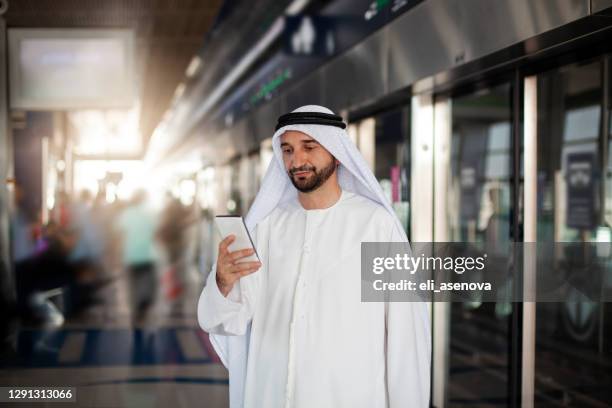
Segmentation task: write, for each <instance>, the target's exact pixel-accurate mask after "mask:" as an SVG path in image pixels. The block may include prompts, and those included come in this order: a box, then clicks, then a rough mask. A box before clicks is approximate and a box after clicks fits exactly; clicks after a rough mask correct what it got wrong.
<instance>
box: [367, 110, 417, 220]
mask: <svg viewBox="0 0 612 408" xmlns="http://www.w3.org/2000/svg"><path fill="white" fill-rule="evenodd" d="M409 114H410V110H409V109H408V108H405V107H404V108H400V109H395V110H392V111H388V112H384V113H381V114H379V115H377V116H376V118H375V119H376V130H375V141H376V152H375V160H374V163H375V166H374V167H375V168H374V174H375V175H376V178H377V179H378V181H379V182H380V184H381V186H382V188H383V191H384V192H385V193H386V195H387V198H388V199H389V201H390V202H391V203H392V205H393V208H394V209H395V212H396V214H397V216H398V217H399V219H400V221H401V222H402V225H403V226H404V228H405V229H406V231H410V226H409V225H408V224H409V206H408V203H409V201H410V183H409V182H410V146H409V137H408V135H409V134H410V117H409Z"/></svg>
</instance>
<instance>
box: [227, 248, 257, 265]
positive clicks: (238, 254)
mask: <svg viewBox="0 0 612 408" xmlns="http://www.w3.org/2000/svg"><path fill="white" fill-rule="evenodd" d="M254 253H255V251H254V250H253V249H252V248H247V249H241V250H239V251H234V252H230V253H229V255H228V257H227V260H228V261H230V262H234V261H237V260H238V259H240V258H244V257H247V256H249V255H253V254H254Z"/></svg>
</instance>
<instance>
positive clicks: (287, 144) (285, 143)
mask: <svg viewBox="0 0 612 408" xmlns="http://www.w3.org/2000/svg"><path fill="white" fill-rule="evenodd" d="M285 146H289V147H291V145H290V144H289V143H287V142H283V143H281V147H285Z"/></svg>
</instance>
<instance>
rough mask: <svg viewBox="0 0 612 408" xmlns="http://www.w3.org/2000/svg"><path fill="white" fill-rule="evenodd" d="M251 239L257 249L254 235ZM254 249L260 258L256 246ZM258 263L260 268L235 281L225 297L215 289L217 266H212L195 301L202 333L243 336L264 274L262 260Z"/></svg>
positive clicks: (216, 287) (255, 235) (251, 315)
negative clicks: (197, 299)
mask: <svg viewBox="0 0 612 408" xmlns="http://www.w3.org/2000/svg"><path fill="white" fill-rule="evenodd" d="M253 238H254V239H253V241H254V243H255V245H256V246H257V241H258V240H257V238H258V237H257V233H255V234H254V237H253ZM259 242H261V240H259ZM257 248H258V250H257V252H258V253H260V255H261V251H260V250H259V246H257ZM262 263H263V264H264V265H262V267H261V268H260V269H259V270H258V271H256V272H254V273H252V274H251V275H247V276H245V277H242V278H241V279H240V280H239V281H238V282H236V283H235V284H234V287H233V288H232V290H231V291H230V293H229V294H228V295H227V297H225V296H223V294H222V293H221V291H220V290H219V287H218V286H217V279H216V270H217V264H216V263H215V264H214V265H213V268H212V271H211V272H210V273H209V274H208V279H207V280H206V286H204V289H203V290H202V294H201V295H200V299H199V301H198V323H199V324H200V327H202V329H204V331H206V332H208V333H213V334H221V335H226V336H232V335H234V336H238V335H243V334H245V333H246V330H247V326H248V324H249V323H250V322H251V319H252V318H253V313H254V310H255V303H256V301H257V292H258V287H259V280H260V276H261V274H262V273H264V268H265V262H264V260H263V259H262Z"/></svg>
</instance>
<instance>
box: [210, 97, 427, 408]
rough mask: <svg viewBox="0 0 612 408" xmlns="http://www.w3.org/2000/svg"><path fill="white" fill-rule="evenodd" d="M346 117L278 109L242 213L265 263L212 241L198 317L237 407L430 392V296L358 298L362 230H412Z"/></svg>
mask: <svg viewBox="0 0 612 408" xmlns="http://www.w3.org/2000/svg"><path fill="white" fill-rule="evenodd" d="M345 127H346V125H345V124H344V123H343V122H342V119H341V118H340V117H339V116H336V115H334V114H333V112H331V111H330V110H329V109H327V108H324V107H321V106H316V105H309V106H304V107H301V108H299V109H297V110H295V111H293V112H292V113H290V114H287V115H283V116H281V117H280V119H279V123H278V124H277V128H276V129H277V130H276V132H275V134H274V136H273V138H272V144H273V149H274V159H273V160H272V162H271V164H270V167H269V168H268V171H267V173H266V176H265V178H264V180H263V183H262V187H261V189H260V191H259V193H258V195H257V197H256V199H255V201H254V203H253V205H252V207H251V210H250V211H249V214H248V216H247V219H246V223H247V227H248V228H249V230H250V231H251V234H252V235H253V236H254V241H255V246H256V248H257V253H258V255H259V258H260V260H261V261H262V263H261V264H259V263H257V262H237V261H240V260H241V258H243V257H245V256H248V255H250V254H251V251H250V250H242V251H234V252H229V251H228V245H229V244H231V242H232V241H233V237H232V236H230V237H226V238H225V239H224V240H223V241H222V242H221V243H220V245H219V254H218V258H217V264H216V266H215V267H214V268H213V271H214V273H211V274H210V276H209V279H208V282H207V285H206V287H205V288H204V290H203V292H202V295H201V297H200V301H199V304H198V319H199V322H200V325H201V326H202V328H204V330H206V331H208V332H209V333H211V339H212V342H213V345H214V346H215V349H216V350H217V352H218V354H219V355H220V357H221V359H222V360H223V363H224V364H225V365H226V367H228V369H229V375H230V405H231V407H232V408H235V407H245V408H252V407H265V408H274V407H298V408H315V407H316V408H325V407H330V408H342V407H347V408H348V407H350V408H356V407H364V408H374V407H391V408H395V407H425V406H428V404H429V381H430V353H431V345H430V342H431V338H430V328H429V327H430V326H429V315H428V312H427V306H426V304H424V303H408V302H404V303H400V302H397V303H394V302H389V303H386V304H385V303H382V302H379V303H374V302H373V303H366V302H361V298H360V295H361V290H360V285H361V273H360V248H361V242H362V241H379V242H390V241H400V242H406V241H407V239H406V235H405V233H404V231H403V229H402V226H401V224H400V223H399V220H398V219H397V217H396V216H395V214H394V212H393V210H392V208H391V207H390V205H389V203H388V202H387V201H386V199H385V198H384V194H383V192H382V189H381V188H380V185H379V184H378V182H377V181H376V179H375V177H374V175H373V174H372V172H371V170H370V169H369V168H368V166H367V164H366V162H365V160H364V158H363V157H362V156H361V155H360V153H359V152H358V150H357V149H356V147H355V145H354V144H353V143H352V142H351V141H350V139H349V137H348V135H347V133H346V131H345V130H344V128H345Z"/></svg>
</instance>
